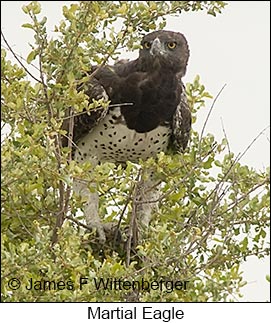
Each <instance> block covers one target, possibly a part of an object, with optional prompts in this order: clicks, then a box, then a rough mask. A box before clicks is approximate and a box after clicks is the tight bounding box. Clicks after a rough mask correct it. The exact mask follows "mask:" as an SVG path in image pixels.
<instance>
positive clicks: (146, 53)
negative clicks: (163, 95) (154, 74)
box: [139, 30, 189, 76]
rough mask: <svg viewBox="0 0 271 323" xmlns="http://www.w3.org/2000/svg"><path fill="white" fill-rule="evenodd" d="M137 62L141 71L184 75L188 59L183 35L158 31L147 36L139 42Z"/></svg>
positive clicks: (186, 45)
mask: <svg viewBox="0 0 271 323" xmlns="http://www.w3.org/2000/svg"><path fill="white" fill-rule="evenodd" d="M141 45H142V49H141V50H140V53H139V61H140V63H141V66H142V71H144V72H148V71H155V70H156V71H157V70H159V69H161V70H163V71H165V72H168V73H170V72H173V73H176V74H177V73H180V74H181V76H184V75H185V72H186V66H187V62H188V58H189V48H188V44H187V41H186V39H185V37H184V35H183V34H181V33H178V32H173V31H167V30H158V31H154V32H152V33H149V34H147V35H146V36H145V37H144V38H143V39H142V42H141Z"/></svg>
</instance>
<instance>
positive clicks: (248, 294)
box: [1, 1, 270, 301]
mask: <svg viewBox="0 0 271 323" xmlns="http://www.w3.org/2000/svg"><path fill="white" fill-rule="evenodd" d="M28 3H29V2H28V1H10V2H7V1H1V9H2V10H1V18H2V19H1V21H2V26H1V27H2V30H3V32H4V34H5V37H6V38H7V40H8V41H9V43H10V44H11V45H12V48H13V50H14V51H15V52H16V53H18V54H20V55H22V56H24V57H26V56H27V53H28V52H29V51H30V47H29V46H28V45H27V44H28V43H29V42H32V39H33V38H32V36H33V33H32V32H31V30H29V29H25V28H21V25H22V24H23V23H25V22H28V21H29V20H28V17H27V16H26V15H25V14H24V13H23V12H22V10H21V7H22V6H23V5H25V4H28ZM40 3H41V4H42V15H44V16H47V18H48V30H49V31H53V29H54V28H53V27H54V25H55V24H57V23H58V22H59V21H60V20H61V19H62V11H61V8H62V6H63V5H65V4H66V5H67V4H69V3H72V2H69V1H48V2H45V1H40ZM166 29H169V30H174V31H178V32H182V33H183V34H184V35H185V36H186V38H187V40H188V43H189V47H190V60H189V64H188V69H187V74H186V76H185V78H184V81H185V82H192V81H193V79H194V77H195V76H196V75H197V74H199V75H200V77H201V81H202V83H203V84H204V85H205V86H206V89H207V90H208V91H209V92H210V93H211V94H212V95H213V96H216V95H217V94H218V92H219V91H220V90H221V88H222V87H223V85H224V84H227V85H226V87H225V89H224V90H223V92H222V94H221V95H220V97H219V99H218V100H217V103H216V104H215V107H214V110H213V112H212V115H211V118H210V119H209V122H208V124H207V128H206V132H210V133H213V134H214V135H215V137H216V139H218V140H219V139H221V138H222V137H223V129H222V123H221V120H222V121H223V124H224V127H225V130H226V133H227V137H228V139H229V141H230V147H231V150H232V151H233V152H234V153H235V154H238V153H239V152H243V151H244V150H245V149H246V147H247V146H248V145H249V144H250V143H251V141H252V140H253V139H254V138H255V137H256V136H257V135H258V134H259V133H260V132H261V131H262V130H263V129H264V128H266V127H267V126H268V125H269V124H270V121H269V120H270V3H269V1H242V2H241V1H229V2H228V6H227V7H226V9H225V10H224V11H223V13H222V14H221V15H218V16H217V17H213V16H209V15H206V14H205V13H202V12H199V13H191V12H190V13H184V14H182V15H181V16H179V17H171V18H169V19H168V24H167V26H166ZM52 35H53V33H52ZM123 56H125V57H131V58H134V57H136V56H137V53H133V54H131V53H126V54H124V55H123ZM211 104H212V101H211V100H210V101H208V102H207V106H206V108H205V109H203V110H202V111H201V112H200V113H199V115H198V121H197V123H196V125H194V127H195V128H196V129H197V130H200V129H201V127H202V125H203V123H204V121H205V117H206V114H207V113H208V111H209V109H210V107H211ZM269 134H270V129H268V130H266V131H265V132H264V134H262V135H261V136H260V138H259V139H258V140H257V141H256V142H255V143H254V144H253V146H252V147H251V148H250V149H249V151H248V152H247V153H246V154H245V156H244V157H243V158H242V162H243V163H245V164H247V165H249V166H251V167H254V168H256V169H258V170H263V169H264V168H265V167H267V166H269V165H270V159H269V156H270V148H269V147H270V146H269V145H270V135H269ZM269 266H270V263H269V260H265V261H260V260H257V259H256V258H250V259H249V261H247V263H246V264H245V265H244V266H243V270H244V273H245V274H244V277H245V279H247V280H248V282H249V284H248V285H247V286H246V287H244V288H243V290H242V292H243V293H244V295H245V297H244V298H243V299H242V300H244V301H267V300H269V299H270V294H269V285H268V283H267V282H266V280H265V276H266V274H268V273H269V271H270V269H269Z"/></svg>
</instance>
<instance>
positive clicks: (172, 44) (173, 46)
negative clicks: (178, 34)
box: [167, 41, 177, 49]
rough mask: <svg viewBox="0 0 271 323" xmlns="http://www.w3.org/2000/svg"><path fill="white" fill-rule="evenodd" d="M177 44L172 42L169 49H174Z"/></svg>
mask: <svg viewBox="0 0 271 323" xmlns="http://www.w3.org/2000/svg"><path fill="white" fill-rule="evenodd" d="M176 45H177V43H176V42H175V41H171V42H169V43H167V47H168V48H169V49H174V48H175V47H176Z"/></svg>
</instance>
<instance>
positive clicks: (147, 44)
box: [143, 41, 151, 49]
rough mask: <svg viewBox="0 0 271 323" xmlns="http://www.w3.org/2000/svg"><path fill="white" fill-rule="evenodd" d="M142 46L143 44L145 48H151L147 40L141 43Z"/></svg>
mask: <svg viewBox="0 0 271 323" xmlns="http://www.w3.org/2000/svg"><path fill="white" fill-rule="evenodd" d="M143 46H144V47H145V48H147V49H150V48H151V43H150V42H149V41H145V42H144V43H143Z"/></svg>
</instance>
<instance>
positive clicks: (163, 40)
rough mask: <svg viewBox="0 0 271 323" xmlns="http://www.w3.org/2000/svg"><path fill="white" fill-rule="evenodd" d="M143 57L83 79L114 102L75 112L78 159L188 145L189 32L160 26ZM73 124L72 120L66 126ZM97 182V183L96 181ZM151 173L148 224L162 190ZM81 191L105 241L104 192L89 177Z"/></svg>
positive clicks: (132, 156)
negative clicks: (101, 202)
mask: <svg viewBox="0 0 271 323" xmlns="http://www.w3.org/2000/svg"><path fill="white" fill-rule="evenodd" d="M141 45H142V48H141V49H140V52H139V57H138V58H137V59H135V60H131V61H128V60H121V61H118V62H116V63H115V65H113V66H109V65H108V66H96V67H94V68H93V70H92V72H94V77H93V76H91V77H90V80H89V82H86V83H84V84H83V85H82V90H84V91H85V93H86V94H87V95H88V96H89V97H90V101H91V100H92V99H96V100H98V99H100V98H105V99H109V100H110V102H111V103H110V104H111V105H112V107H110V106H109V107H108V108H107V109H96V110H90V111H89V112H88V113H85V114H81V115H78V116H75V117H74V128H73V141H74V142H75V143H76V146H75V148H74V159H75V160H77V161H78V162H84V161H86V160H90V161H91V163H92V165H93V166H95V165H97V164H98V163H99V162H103V161H110V162H114V163H125V162H126V161H131V162H138V161H139V159H143V160H144V159H147V158H149V157H155V156H156V155H157V154H158V153H159V152H161V151H163V152H167V151H168V149H169V148H171V149H173V151H175V152H181V151H183V150H184V149H185V148H186V146H187V144H188V140H189V134H190V128H191V113H190V110H189V107H188V105H187V99H186V94H185V87H184V85H183V82H182V77H183V76H184V75H185V72H186V67H187V62H188V58H189V48H188V44H187V41H186V39H185V37H184V35H183V34H181V33H178V32H172V31H165V30H159V31H154V32H152V33H149V34H147V35H146V36H145V37H144V38H143V40H142V43H141ZM65 127H66V129H67V124H66V126H65V124H64V128H65ZM93 185H94V184H93ZM151 185H153V182H152V180H151V178H149V180H145V182H142V186H141V189H140V190H139V191H138V194H141V196H139V197H138V198H139V200H141V201H145V202H147V203H142V204H141V207H140V208H139V209H140V211H139V213H140V214H139V215H138V216H139V218H140V221H141V222H142V223H143V224H144V225H148V223H149V221H150V215H151V212H152V210H153V208H155V207H156V206H157V205H156V202H152V201H155V199H157V190H156V191H155V192H152V191H151V190H150V187H151ZM75 191H77V192H78V193H79V194H81V195H83V196H85V197H86V198H87V202H86V204H85V208H84V213H85V217H86V221H87V224H88V226H90V227H92V228H96V230H97V232H98V235H99V238H100V241H102V242H104V241H105V239H106V237H105V232H104V226H103V224H102V223H101V220H100V217H99V214H98V204H99V198H98V194H97V193H90V191H89V188H88V187H87V185H86V184H85V183H83V182H77V183H75Z"/></svg>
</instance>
